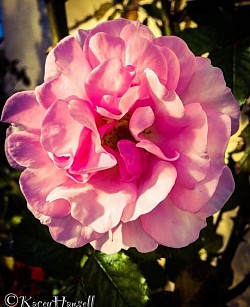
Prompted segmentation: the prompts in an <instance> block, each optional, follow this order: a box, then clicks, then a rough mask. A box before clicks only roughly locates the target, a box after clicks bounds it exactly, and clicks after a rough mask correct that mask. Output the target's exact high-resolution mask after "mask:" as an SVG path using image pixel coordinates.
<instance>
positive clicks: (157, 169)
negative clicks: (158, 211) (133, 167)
mask: <svg viewBox="0 0 250 307" xmlns="http://www.w3.org/2000/svg"><path fill="white" fill-rule="evenodd" d="M176 175H177V174H176V169H175V167H174V166H173V165H172V164H171V163H169V162H165V161H159V160H155V161H152V162H151V164H149V167H148V169H147V171H146V172H145V174H144V175H143V181H141V182H140V184H139V186H138V192H137V195H138V199H137V201H136V204H135V207H134V208H133V206H132V205H130V206H128V207H127V208H125V210H124V213H123V216H122V221H123V222H127V221H129V220H130V221H132V220H136V219H137V218H138V217H139V216H141V215H143V214H145V213H148V212H150V211H151V210H153V208H155V207H156V206H157V205H158V204H159V203H160V202H161V201H163V200H164V199H165V198H166V197H167V195H168V194H169V192H170V191H171V189H172V187H173V185H174V183H175V180H176Z"/></svg>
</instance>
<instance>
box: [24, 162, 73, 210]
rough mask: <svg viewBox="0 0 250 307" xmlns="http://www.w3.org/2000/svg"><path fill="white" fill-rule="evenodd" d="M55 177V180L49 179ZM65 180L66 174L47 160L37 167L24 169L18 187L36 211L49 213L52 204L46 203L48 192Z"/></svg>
mask: <svg viewBox="0 0 250 307" xmlns="http://www.w3.org/2000/svg"><path fill="white" fill-rule="evenodd" d="M53 178H56V180H51V179H53ZM66 180H67V177H66V174H65V173H64V172H63V171H61V170H59V169H57V168H55V167H54V165H53V164H52V163H51V162H50V161H49V162H48V163H47V164H45V165H44V166H43V167H41V168H39V169H26V170H25V171H24V172H23V173H22V174H21V176H20V188H21V190H22V193H23V194H24V196H25V198H26V200H27V202H28V203H29V204H30V206H32V207H33V208H34V209H35V210H36V211H39V212H40V213H42V214H45V215H49V214H48V211H51V210H52V209H51V208H49V207H50V206H53V205H54V204H51V205H49V204H47V203H46V198H47V196H48V194H49V193H50V192H51V191H52V190H53V189H54V188H56V187H57V186H58V185H60V184H62V183H63V182H65V181H66Z"/></svg>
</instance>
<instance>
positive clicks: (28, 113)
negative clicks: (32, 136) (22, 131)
mask: <svg viewBox="0 0 250 307" xmlns="http://www.w3.org/2000/svg"><path fill="white" fill-rule="evenodd" d="M44 114H45V109H44V108H43V107H41V106H40V105H39V103H38V102H37V100H36V97H35V94H34V92H33V91H25V92H20V93H16V94H14V95H13V96H11V97H10V98H9V99H8V100H7V102H6V104H5V106H4V108H3V113H2V117H1V121H3V122H6V123H15V124H16V125H21V126H22V127H24V128H26V129H39V128H40V127H41V123H42V120H43V116H44Z"/></svg>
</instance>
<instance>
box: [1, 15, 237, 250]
mask: <svg viewBox="0 0 250 307" xmlns="http://www.w3.org/2000/svg"><path fill="white" fill-rule="evenodd" d="M238 117H239V107H238V104H237V102H236V101H235V99H234V97H233V95H232V93H231V91H230V89H229V88H227V87H226V84H225V81H224V78H223V75H222V72H221V70H220V69H218V68H215V67H213V66H212V65H211V63H210V60H209V59H207V58H202V57H195V56H194V54H193V53H192V52H191V51H190V50H189V48H188V47H187V45H186V44H185V42H184V41H182V40H181V39H180V38H178V37H175V36H168V37H159V38H155V37H154V36H153V34H152V33H151V31H150V30H149V29H148V28H147V27H146V26H144V25H142V24H141V23H140V22H138V21H137V22H134V21H129V20H125V19H118V20H113V21H108V22H104V23H101V24H99V25H98V26H96V27H95V28H94V29H92V30H90V31H84V30H78V31H77V32H76V34H75V36H72V35H70V36H68V37H66V38H64V39H63V40H62V41H61V42H60V43H59V44H58V45H57V46H56V47H55V48H54V49H53V50H52V51H51V52H50V53H49V54H48V56H47V59H46V64H45V76H44V83H42V84H41V85H39V86H37V87H36V88H35V90H34V91H24V92H20V93H16V94H15V95H13V96H12V97H10V98H9V99H8V101H7V102H6V105H5V107H4V110H3V114H2V120H3V121H4V122H8V123H11V124H12V126H11V127H10V128H9V130H8V133H7V135H8V136H7V139H6V154H7V157H8V159H9V161H10V164H11V165H12V166H15V167H18V168H21V169H23V172H22V174H21V177H20V186H21V190H22V192H23V194H24V196H25V198H26V200H27V203H28V208H29V210H30V211H31V212H32V213H33V214H34V216H35V217H36V218H38V219H39V220H40V221H41V223H42V224H45V225H47V226H48V227H49V230H50V233H51V236H52V237H53V238H54V240H56V241H57V242H60V243H62V244H64V245H66V246H68V247H71V248H75V247H80V246H83V245H84V244H87V243H90V244H91V245H92V246H93V247H94V248H95V249H97V250H101V251H103V252H105V253H114V252H117V251H119V250H120V249H128V248H129V247H136V248H137V250H138V251H140V252H149V251H153V250H155V249H156V248H157V246H158V245H159V244H161V245H165V246H169V247H175V248H179V247H183V246H186V245H188V244H190V243H191V242H193V241H195V240H196V239H197V238H198V236H199V232H200V230H201V229H202V228H204V227H205V226H206V218H207V217H208V216H211V215H213V214H214V213H215V212H217V211H218V210H220V209H221V207H222V206H223V204H224V203H225V202H226V201H227V199H228V198H229V197H230V195H231V194H232V192H233V189H234V181H233V177H232V174H231V172H230V170H229V169H228V167H227V166H226V165H225V163H224V154H225V149H226V147H227V143H228V140H229V137H230V135H231V134H232V133H234V132H235V131H236V130H237V128H238Z"/></svg>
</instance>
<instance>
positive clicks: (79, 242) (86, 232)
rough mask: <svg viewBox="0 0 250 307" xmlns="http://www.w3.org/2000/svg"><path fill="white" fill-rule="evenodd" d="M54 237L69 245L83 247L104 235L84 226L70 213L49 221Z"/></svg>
mask: <svg viewBox="0 0 250 307" xmlns="http://www.w3.org/2000/svg"><path fill="white" fill-rule="evenodd" d="M48 226H49V231H50V233H51V236H52V238H53V239H54V240H55V241H57V242H60V243H62V244H64V245H66V246H67V247H70V248H77V247H81V246H83V245H85V244H87V243H89V242H90V241H92V240H95V239H97V238H99V237H101V236H102V235H101V234H99V233H97V232H95V231H94V230H93V228H92V227H90V226H83V225H82V224H81V223H79V222H78V221H77V220H75V219H74V218H72V217H71V216H70V215H68V216H66V217H64V218H53V219H51V222H50V223H48Z"/></svg>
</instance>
